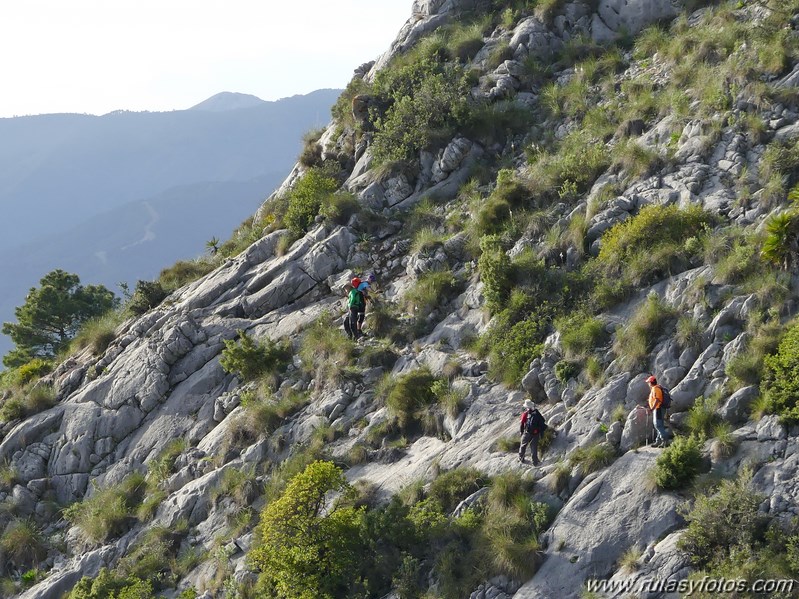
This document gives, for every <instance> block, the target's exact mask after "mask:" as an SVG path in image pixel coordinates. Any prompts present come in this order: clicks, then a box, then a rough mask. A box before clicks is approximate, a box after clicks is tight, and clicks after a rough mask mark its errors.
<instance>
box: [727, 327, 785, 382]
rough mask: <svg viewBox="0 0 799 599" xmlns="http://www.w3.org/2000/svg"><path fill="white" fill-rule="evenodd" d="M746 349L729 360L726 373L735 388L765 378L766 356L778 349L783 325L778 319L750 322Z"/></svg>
mask: <svg viewBox="0 0 799 599" xmlns="http://www.w3.org/2000/svg"><path fill="white" fill-rule="evenodd" d="M748 329H749V333H750V336H749V338H748V339H747V342H746V345H745V348H744V351H742V352H741V353H739V354H737V355H736V356H734V357H733V358H731V359H730V360H729V361H728V362H727V366H726V368H725V373H726V374H727V376H729V377H730V380H731V382H732V385H733V387H734V388H736V389H739V388H741V387H745V386H747V385H759V384H761V381H763V380H764V369H765V362H764V359H765V357H766V356H767V355H768V354H770V353H773V352H774V351H775V350H776V349H777V345H778V343H779V340H780V336H781V335H782V333H783V326H782V324H781V323H780V322H779V321H778V320H771V321H767V322H764V323H756V322H752V323H750V325H749V327H748Z"/></svg>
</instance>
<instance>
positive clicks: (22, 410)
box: [0, 384, 55, 422]
mask: <svg viewBox="0 0 799 599" xmlns="http://www.w3.org/2000/svg"><path fill="white" fill-rule="evenodd" d="M54 405H55V389H53V387H52V386H51V385H41V384H37V385H34V386H29V387H26V388H23V389H21V390H19V391H17V392H16V393H15V394H14V395H13V396H12V397H9V398H8V399H7V400H6V401H5V403H4V404H3V407H2V408H0V420H2V421H3V422H10V421H11V420H16V419H18V418H26V417H28V416H31V415H33V414H38V413H39V412H43V411H44V410H48V409H50V408H52V407H53V406H54Z"/></svg>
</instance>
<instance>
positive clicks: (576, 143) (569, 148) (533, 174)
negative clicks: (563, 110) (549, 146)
mask: <svg viewBox="0 0 799 599" xmlns="http://www.w3.org/2000/svg"><path fill="white" fill-rule="evenodd" d="M598 141H599V140H597V139H595V138H593V137H591V134H590V132H589V131H583V130H580V129H577V130H575V131H573V132H571V133H569V134H568V135H567V136H566V137H565V138H564V139H563V140H562V141H561V142H560V143H559V144H558V145H557V147H556V149H555V151H554V152H549V151H543V150H542V151H539V152H535V153H534V154H532V155H530V156H529V157H528V160H529V161H530V163H531V164H530V174H529V178H528V180H529V181H530V187H531V195H533V196H538V197H539V200H538V204H539V206H543V205H545V204H546V203H549V202H554V201H557V200H559V199H560V198H559V196H558V193H557V192H558V189H560V188H561V187H562V186H563V184H564V183H566V182H567V181H568V182H570V183H573V184H574V185H575V186H576V190H577V193H578V194H582V193H584V192H586V191H587V190H588V189H589V188H590V187H591V185H592V184H593V183H594V181H596V179H597V177H598V176H599V175H600V174H601V173H602V172H603V171H605V169H607V167H608V166H609V165H610V156H609V154H608V150H607V148H606V147H605V145H604V143H598Z"/></svg>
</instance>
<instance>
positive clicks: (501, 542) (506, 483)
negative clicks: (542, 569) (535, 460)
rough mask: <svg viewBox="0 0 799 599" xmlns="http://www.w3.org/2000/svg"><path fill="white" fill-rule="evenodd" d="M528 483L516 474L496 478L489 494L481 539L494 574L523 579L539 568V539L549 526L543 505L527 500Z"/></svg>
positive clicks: (528, 492)
mask: <svg viewBox="0 0 799 599" xmlns="http://www.w3.org/2000/svg"><path fill="white" fill-rule="evenodd" d="M530 492H531V484H530V481H526V480H524V479H522V478H521V477H520V476H519V475H518V474H516V473H506V474H502V475H500V476H497V477H496V478H495V479H494V480H493V481H492V483H491V487H490V488H489V491H488V496H487V501H486V508H485V513H484V515H483V524H482V530H481V533H482V536H483V538H484V539H485V543H486V545H487V546H486V547H485V551H486V557H487V558H488V559H489V561H490V563H491V565H492V566H493V568H492V569H493V570H494V571H497V572H500V573H502V574H506V575H509V576H515V577H519V578H525V577H529V576H532V574H533V573H535V570H536V569H537V568H538V565H539V563H540V561H539V552H540V551H541V545H540V543H539V542H538V535H539V534H540V533H541V532H543V531H544V530H546V528H547V526H548V524H549V522H550V514H549V509H548V507H547V506H546V505H544V504H542V503H538V502H535V501H532V500H531V499H530Z"/></svg>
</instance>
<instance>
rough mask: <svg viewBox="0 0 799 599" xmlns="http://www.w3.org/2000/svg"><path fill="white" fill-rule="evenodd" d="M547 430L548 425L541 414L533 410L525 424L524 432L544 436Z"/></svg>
mask: <svg viewBox="0 0 799 599" xmlns="http://www.w3.org/2000/svg"><path fill="white" fill-rule="evenodd" d="M545 430H547V423H546V421H545V420H544V417H543V416H542V415H541V412H539V411H538V410H533V413H532V414H530V416H529V417H528V418H527V420H525V422H524V432H526V433H530V434H532V435H543V434H544V431H545Z"/></svg>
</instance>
